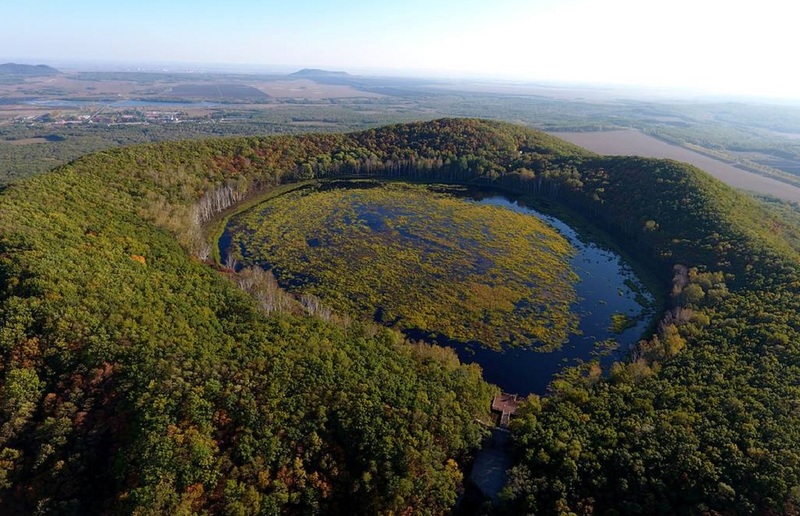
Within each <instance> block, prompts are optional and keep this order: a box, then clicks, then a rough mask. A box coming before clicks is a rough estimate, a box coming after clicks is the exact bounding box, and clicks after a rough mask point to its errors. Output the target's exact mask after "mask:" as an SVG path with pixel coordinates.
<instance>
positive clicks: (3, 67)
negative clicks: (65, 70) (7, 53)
mask: <svg viewBox="0 0 800 516" xmlns="http://www.w3.org/2000/svg"><path fill="white" fill-rule="evenodd" d="M60 73H61V72H59V71H58V70H56V69H55V68H53V67H51V66H47V65H27V64H17V63H4V64H0V75H30V76H41V75H58V74H60Z"/></svg>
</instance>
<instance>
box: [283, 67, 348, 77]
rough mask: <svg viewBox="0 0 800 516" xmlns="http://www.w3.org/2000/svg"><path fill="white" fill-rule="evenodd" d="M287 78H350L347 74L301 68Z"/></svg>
mask: <svg viewBox="0 0 800 516" xmlns="http://www.w3.org/2000/svg"><path fill="white" fill-rule="evenodd" d="M289 77H351V75H350V74H349V73H347V72H334V71H330V70H320V69H319V68H303V69H302V70H299V71H297V72H294V73H292V74H289Z"/></svg>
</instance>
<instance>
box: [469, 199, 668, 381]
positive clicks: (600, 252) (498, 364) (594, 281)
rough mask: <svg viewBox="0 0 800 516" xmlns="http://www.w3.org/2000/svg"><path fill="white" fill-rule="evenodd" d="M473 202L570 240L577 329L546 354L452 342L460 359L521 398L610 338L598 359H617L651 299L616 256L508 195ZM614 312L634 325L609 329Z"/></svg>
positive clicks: (646, 316) (649, 310)
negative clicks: (523, 217)
mask: <svg viewBox="0 0 800 516" xmlns="http://www.w3.org/2000/svg"><path fill="white" fill-rule="evenodd" d="M472 200H473V202H478V203H481V204H493V205H496V206H502V207H505V208H508V209H510V210H513V211H516V212H518V213H525V214H529V215H531V216H533V217H538V218H539V219H541V220H543V221H545V222H546V223H548V224H549V225H551V226H552V227H554V228H556V229H557V230H558V232H559V233H561V234H562V235H563V236H564V237H565V238H566V239H567V240H569V242H570V244H572V246H573V247H574V248H575V251H576V252H575V255H574V256H573V257H572V259H571V260H570V263H571V265H572V269H573V271H575V273H576V274H577V275H578V277H579V278H580V279H579V280H578V282H577V284H576V285H575V290H576V292H577V294H578V302H577V303H576V304H575V305H574V307H573V310H574V311H575V313H577V314H578V315H579V317H580V323H579V325H578V327H579V329H580V332H581V334H580V335H571V336H570V337H569V340H568V341H567V342H566V343H565V344H564V345H563V346H562V347H561V348H560V349H558V350H556V351H552V352H549V353H543V352H538V351H534V350H531V349H524V348H510V349H509V348H506V349H504V350H502V351H499V352H498V351H495V350H492V349H488V348H485V347H482V346H480V345H477V344H467V345H462V346H457V347H455V350H456V352H457V353H458V356H459V358H460V359H461V361H462V362H466V363H473V362H477V363H478V364H480V366H481V368H482V369H483V376H484V378H485V379H486V381H488V382H491V383H494V384H496V385H498V386H499V387H500V388H501V389H503V390H504V391H506V392H512V393H516V394H520V395H523V396H524V395H527V394H530V393H536V394H543V393H544V392H545V391H546V388H547V384H548V383H549V382H550V380H552V378H553V375H554V374H555V373H558V372H559V371H561V370H562V369H563V368H564V367H565V366H568V365H575V364H577V363H579V362H580V361H588V360H591V359H592V358H593V357H594V356H595V354H596V353H597V352H598V351H599V348H600V347H601V346H599V343H601V342H602V341H605V340H607V339H613V340H615V341H616V342H617V343H618V344H619V346H618V348H617V350H616V351H615V352H613V353H605V356H602V357H601V364H603V365H606V366H607V365H610V364H611V362H613V361H614V360H620V359H621V358H622V354H623V353H624V352H625V350H627V349H628V348H629V347H630V346H631V345H632V344H635V343H636V342H638V340H639V339H640V338H641V336H642V333H643V332H644V331H645V329H647V326H648V325H649V324H650V321H651V319H652V317H653V314H654V310H653V307H654V298H653V296H652V294H650V292H648V291H647V289H646V288H645V286H644V285H643V284H642V282H641V281H640V280H639V279H638V278H637V277H636V275H635V274H634V272H633V270H632V269H631V267H630V266H629V265H627V264H626V263H625V262H624V261H623V260H622V258H621V257H620V256H619V255H617V254H616V253H614V252H613V251H609V250H608V249H605V248H603V247H601V246H600V245H599V244H597V243H594V242H590V241H585V240H583V239H581V237H580V236H579V235H578V233H577V232H576V231H575V230H574V229H572V228H571V227H570V226H568V225H567V224H566V223H564V222H562V221H561V220H559V219H557V218H555V217H552V216H549V215H544V214H542V213H540V212H538V211H536V210H534V209H531V208H528V207H526V206H524V205H523V204H520V203H519V202H518V201H515V200H512V199H510V198H509V197H507V196H504V195H498V194H496V193H492V194H491V195H490V196H488V197H483V198H475V197H473V199H472ZM632 287H633V288H632ZM637 292H639V294H638V296H637ZM637 298H638V300H637ZM643 305H646V306H643ZM614 313H622V314H625V315H628V316H630V317H632V318H634V319H636V320H637V322H636V325H635V326H632V327H630V328H629V329H627V330H625V331H623V332H622V333H621V334H615V333H613V332H612V331H611V315H612V314H614Z"/></svg>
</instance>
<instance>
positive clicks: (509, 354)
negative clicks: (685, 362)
mask: <svg viewBox="0 0 800 516" xmlns="http://www.w3.org/2000/svg"><path fill="white" fill-rule="evenodd" d="M463 198H464V200H465V202H476V203H481V204H492V205H495V206H500V207H503V208H506V209H509V210H513V211H515V212H518V213H523V214H526V215H530V216H532V217H537V218H539V219H542V220H544V221H545V222H546V223H548V224H549V225H551V226H552V227H554V228H555V229H556V230H557V231H559V232H560V233H561V234H562V235H563V236H564V237H565V238H566V239H567V240H568V241H569V242H570V243H571V244H572V246H573V247H574V249H575V254H574V255H573V257H572V258H571V260H570V261H571V266H572V268H573V270H574V272H575V273H576V274H577V275H578V277H579V280H578V281H577V283H576V284H575V290H576V293H577V297H578V301H577V302H576V303H575V304H574V305H573V311H574V312H575V313H576V314H578V316H579V325H578V327H579V330H580V333H579V334H573V335H570V336H569V338H568V340H567V342H565V343H564V344H563V346H562V347H561V348H559V349H558V350H556V351H551V352H540V351H536V350H534V349H529V348H520V347H515V348H508V347H506V348H504V349H501V350H495V349H491V348H488V347H484V346H481V345H480V344H478V343H470V344H463V343H453V342H446V341H441V340H439V342H438V343H440V344H443V345H448V346H451V347H453V348H454V349H455V351H456V353H457V354H458V356H459V358H460V359H461V361H462V362H465V363H478V364H479V365H480V366H481V368H482V369H483V376H484V378H485V379H486V381H488V382H491V383H494V384H496V385H498V386H499V387H500V388H501V389H502V390H503V391H506V392H511V393H516V394H520V395H522V396H525V395H527V394H530V393H535V394H544V393H545V392H546V390H547V385H548V384H549V383H550V381H551V380H552V379H553V375H555V374H557V373H558V372H559V371H561V370H563V369H564V368H565V367H566V366H569V365H576V364H578V363H580V362H582V361H583V362H585V361H589V360H591V359H593V358H594V357H595V356H599V357H600V362H601V364H602V365H603V366H604V370H606V368H607V366H609V365H610V364H611V363H612V362H613V361H615V360H621V359H623V358H624V357H623V355H624V353H625V352H626V350H627V349H628V348H629V347H630V346H631V345H632V344H634V343H636V342H637V341H638V340H639V339H640V338H641V336H642V333H643V332H644V331H645V329H646V328H647V327H648V325H649V324H650V322H651V319H652V317H653V314H654V298H653V296H652V295H651V294H650V293H649V292H648V291H647V289H646V288H645V287H644V285H643V284H642V282H641V281H640V280H639V279H638V278H637V277H636V275H635V274H634V272H633V270H632V269H631V268H630V266H628V265H627V264H626V263H625V262H624V261H623V260H622V258H621V257H620V256H619V255H617V254H616V253H614V252H612V251H610V250H608V249H606V248H604V247H602V246H601V245H599V244H597V243H595V242H591V241H586V240H585V239H584V238H582V237H581V236H580V235H579V234H578V233H577V232H576V231H575V230H574V229H572V228H571V227H570V226H569V225H567V224H566V223H564V222H562V221H561V220H559V219H557V218H555V217H552V216H549V215H545V214H542V213H540V212H538V211H536V210H534V209H532V208H529V207H527V206H525V205H523V204H521V203H520V202H519V201H517V200H514V199H512V198H510V197H508V196H505V195H500V194H497V193H496V192H494V191H489V190H483V189H477V188H471V189H469V190H468V193H467V195H465V196H463ZM253 209H256V208H253ZM229 227H230V224H229ZM218 244H219V248H220V256H221V258H222V260H223V261H224V260H225V257H226V255H227V252H226V251H227V248H228V246H230V245H231V234H230V233H229V231H228V228H226V230H225V232H224V233H223V235H222V238H221V239H220V241H219V243H218ZM613 314H624V315H626V316H628V317H630V318H631V319H633V320H635V321H636V323H635V325H633V326H631V327H629V328H628V329H626V330H624V331H622V332H621V333H614V332H613V331H612V329H611V325H612V315H613ZM409 336H410V337H412V338H420V337H422V335H421V334H418V333H414V332H409ZM609 340H613V341H615V342H616V350H613V347H612V349H609V348H608V347H607V346H604V345H603V344H604V342H608V341H609Z"/></svg>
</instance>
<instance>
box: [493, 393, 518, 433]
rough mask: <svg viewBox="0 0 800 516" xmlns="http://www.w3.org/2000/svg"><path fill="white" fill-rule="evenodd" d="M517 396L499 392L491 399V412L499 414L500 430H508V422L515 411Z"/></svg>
mask: <svg viewBox="0 0 800 516" xmlns="http://www.w3.org/2000/svg"><path fill="white" fill-rule="evenodd" d="M519 401H520V400H519V396H517V395H516V394H508V393H507V392H501V393H500V394H498V395H497V396H495V397H494V398H493V399H492V411H494V412H499V413H500V428H508V421H509V420H510V419H511V416H513V415H514V413H515V412H516V411H517V406H518V405H519Z"/></svg>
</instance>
